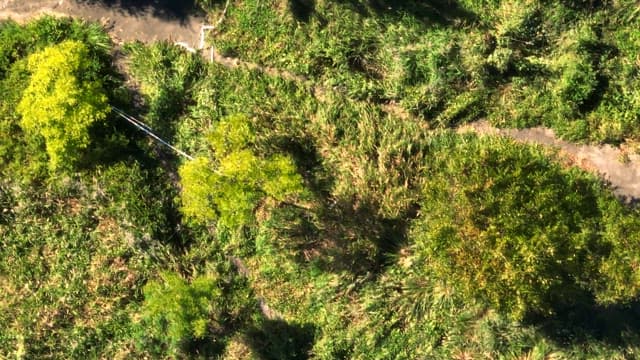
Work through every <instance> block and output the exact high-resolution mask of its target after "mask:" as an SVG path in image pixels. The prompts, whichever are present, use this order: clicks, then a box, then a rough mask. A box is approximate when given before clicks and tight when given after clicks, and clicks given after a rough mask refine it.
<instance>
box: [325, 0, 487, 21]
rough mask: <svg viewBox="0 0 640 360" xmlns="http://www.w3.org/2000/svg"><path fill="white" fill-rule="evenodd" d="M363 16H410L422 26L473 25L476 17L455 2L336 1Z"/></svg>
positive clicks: (448, 0) (396, 18)
mask: <svg viewBox="0 0 640 360" xmlns="http://www.w3.org/2000/svg"><path fill="white" fill-rule="evenodd" d="M337 1H339V2H341V3H345V4H347V5H348V6H349V7H351V9H352V10H353V11H355V12H357V13H359V14H360V15H363V16H387V17H389V18H391V19H392V20H401V19H402V18H404V17H405V16H407V15H408V16H411V17H413V18H414V19H416V20H418V21H420V22H421V23H422V24H423V25H442V26H452V25H458V24H461V23H475V22H476V21H477V20H478V17H477V15H476V14H474V13H473V12H471V11H469V10H467V9H464V8H463V7H461V6H460V4H459V3H458V2H457V1H455V0H433V1H421V0H337Z"/></svg>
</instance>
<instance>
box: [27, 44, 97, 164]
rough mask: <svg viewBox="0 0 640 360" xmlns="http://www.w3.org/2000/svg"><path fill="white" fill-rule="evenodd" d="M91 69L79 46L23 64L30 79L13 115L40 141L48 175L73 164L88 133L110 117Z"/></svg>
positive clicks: (56, 50) (35, 56)
mask: <svg viewBox="0 0 640 360" xmlns="http://www.w3.org/2000/svg"><path fill="white" fill-rule="evenodd" d="M92 68H94V67H92V60H91V59H90V57H89V51H88V49H87V47H86V46H85V45H83V44H82V43H81V42H78V41H65V42H62V43H60V44H58V45H53V46H50V47H47V48H45V49H43V50H42V51H40V52H37V53H34V54H32V55H30V56H29V58H28V70H29V72H30V73H31V78H30V80H29V85H28V86H27V88H26V90H25V91H24V94H23V97H22V100H21V101H20V103H19V104H18V108H17V110H18V112H19V113H20V115H21V116H22V121H21V126H22V128H23V129H24V130H25V131H26V132H27V133H29V134H33V135H34V136H41V137H42V138H44V141H45V144H46V150H47V154H48V155H49V160H50V163H49V165H50V168H51V169H59V168H61V167H65V166H69V165H71V164H73V163H74V162H75V161H76V160H77V158H78V154H79V153H80V150H82V149H85V148H86V147H87V146H88V145H89V142H90V137H89V128H90V127H91V126H92V125H93V124H94V123H96V122H98V121H102V120H104V119H105V118H106V116H107V114H108V112H109V107H108V103H107V96H106V95H105V94H104V89H103V87H102V84H101V83H100V81H98V80H96V79H95V74H94V73H93V71H92Z"/></svg>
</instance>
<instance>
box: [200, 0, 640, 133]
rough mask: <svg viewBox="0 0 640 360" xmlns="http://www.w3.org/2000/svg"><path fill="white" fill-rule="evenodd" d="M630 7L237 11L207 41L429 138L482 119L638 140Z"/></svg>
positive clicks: (353, 4)
mask: <svg viewBox="0 0 640 360" xmlns="http://www.w3.org/2000/svg"><path fill="white" fill-rule="evenodd" d="M639 21H640V17H639V16H638V8H637V4H636V3H635V2H633V1H555V2H552V1H548V2H545V1H515V2H512V1H453V2H452V1H429V2H423V1H400V2H393V1H370V2H366V1H306V0H272V1H253V0H252V1H243V2H241V3H239V4H234V6H233V7H231V9H230V11H229V14H228V15H227V17H226V20H225V22H224V23H223V26H222V28H221V30H220V31H219V32H217V33H216V34H215V36H213V37H212V41H213V43H214V44H215V46H216V47H218V49H219V50H220V51H222V52H223V53H225V54H228V55H233V56H238V57H240V58H242V59H246V60H250V61H254V62H258V63H262V64H265V65H269V66H274V67H278V68H286V69H289V70H291V71H293V72H295V73H298V74H302V75H305V76H308V77H310V78H312V79H314V81H317V82H319V83H321V84H323V85H324V86H325V87H327V88H332V89H336V90H337V91H340V92H342V93H344V94H346V95H348V96H349V97H350V98H353V99H364V100H367V101H370V102H374V103H393V104H399V105H400V106H401V107H402V108H403V109H404V110H406V111H407V112H409V113H411V114H413V115H415V116H417V117H420V118H422V119H423V120H425V122H426V123H428V124H429V125H430V126H431V127H433V128H439V127H450V126H455V125H456V124H459V123H461V122H465V121H469V120H474V119H477V118H478V117H486V118H488V119H489V120H490V121H491V122H492V123H493V124H495V125H498V126H507V127H529V126H534V125H540V124H543V125H546V126H550V127H552V128H554V129H555V130H556V131H557V132H558V133H559V134H560V135H561V136H563V137H565V138H567V139H572V140H589V141H596V142H615V143H618V142H621V141H625V140H633V141H637V139H638V136H639V135H638V130H637V129H638V126H637V125H638V111H639V110H640V107H639V106H640V105H638V104H639V103H638V99H640V97H639V96H640V95H639V94H638V91H637V88H638V66H639V65H638V61H637V53H638V50H639V46H640V42H639V40H640V37H639V32H638V25H639Z"/></svg>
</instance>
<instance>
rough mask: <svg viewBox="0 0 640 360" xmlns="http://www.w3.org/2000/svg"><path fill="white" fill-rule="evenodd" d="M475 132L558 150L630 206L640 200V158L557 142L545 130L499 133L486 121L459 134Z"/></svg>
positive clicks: (606, 147)
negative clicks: (608, 185)
mask: <svg viewBox="0 0 640 360" xmlns="http://www.w3.org/2000/svg"><path fill="white" fill-rule="evenodd" d="M465 131H473V132H476V133H478V134H482V135H500V136H506V137H509V138H512V139H514V140H516V141H519V142H523V143H529V144H539V145H543V146H547V147H551V148H556V149H558V150H559V153H560V155H561V156H563V157H564V158H565V159H567V160H568V162H569V164H570V165H573V166H577V167H580V168H582V169H584V170H587V171H590V172H595V173H597V174H599V175H600V176H601V177H602V178H604V179H605V180H607V181H609V182H610V183H611V185H612V187H613V191H614V193H615V194H616V195H618V196H619V197H621V198H623V199H624V200H626V201H629V202H637V200H638V199H640V155H638V154H633V153H628V152H626V151H624V150H623V149H621V148H617V147H613V146H611V145H579V144H573V143H570V142H568V141H564V140H561V139H558V138H557V137H556V135H555V134H554V132H553V130H551V129H547V128H544V127H535V128H529V129H498V128H495V127H493V126H491V125H490V124H489V123H488V122H487V121H478V122H475V123H471V124H467V125H464V126H462V127H460V128H459V129H458V132H465Z"/></svg>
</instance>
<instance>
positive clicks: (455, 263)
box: [412, 137, 638, 318]
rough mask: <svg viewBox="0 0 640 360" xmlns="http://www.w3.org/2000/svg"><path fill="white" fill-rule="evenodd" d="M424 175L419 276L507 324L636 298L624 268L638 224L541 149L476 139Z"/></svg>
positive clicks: (460, 143)
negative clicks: (480, 303) (493, 311)
mask: <svg viewBox="0 0 640 360" xmlns="http://www.w3.org/2000/svg"><path fill="white" fill-rule="evenodd" d="M443 140H445V141H444V142H446V139H440V141H443ZM490 142H491V143H490ZM429 169H430V170H428V176H429V181H428V182H427V183H426V185H425V187H424V192H423V195H424V200H423V202H422V203H421V213H422V216H421V217H420V218H419V219H417V220H416V222H415V223H414V226H413V229H412V237H413V238H414V239H415V244H414V245H413V251H414V256H415V258H414V259H413V263H414V264H416V266H420V267H422V270H421V271H424V273H423V275H421V276H423V277H424V276H427V277H433V278H436V279H444V280H445V282H447V283H448V284H449V285H450V286H452V287H453V288H455V289H457V291H458V292H459V293H461V294H463V295H464V296H467V297H468V298H474V299H482V300H484V301H486V302H488V303H489V304H491V305H493V306H494V307H495V308H497V309H499V310H502V311H504V312H505V313H508V314H510V315H511V316H512V317H514V318H521V317H523V316H524V315H526V314H528V313H532V312H533V313H540V314H551V313H554V312H555V310H556V309H558V308H562V307H564V306H572V305H574V304H576V303H580V302H581V301H584V303H587V302H588V301H590V298H591V297H592V296H596V297H597V298H599V299H601V300H602V301H603V302H614V301H620V300H624V299H629V298H633V296H634V295H637V293H638V282H637V270H634V269H632V266H630V265H629V263H633V262H634V261H636V260H634V259H636V258H637V257H636V256H635V255H634V254H633V252H630V251H629V249H631V248H634V247H635V246H637V244H633V245H631V243H633V242H634V240H631V239H630V236H631V234H634V233H635V231H637V230H636V229H637V221H636V220H634V219H635V218H634V217H633V216H630V215H629V214H627V213H625V212H624V211H621V209H622V207H621V206H620V205H619V204H618V203H617V200H616V199H615V198H613V196H611V195H610V194H607V192H606V189H605V188H604V187H603V186H602V185H601V183H600V182H598V181H597V180H596V179H595V178H593V177H592V176H589V175H586V174H585V173H583V172H580V171H578V170H575V169H572V170H565V169H562V168H561V167H560V165H558V164H555V163H553V162H552V161H551V160H549V159H548V157H547V156H546V155H545V154H544V153H542V152H541V151H538V150H535V149H532V148H529V147H525V146H522V145H516V144H513V143H511V142H509V141H506V140H499V141H496V140H491V139H489V140H488V139H478V138H475V137H470V138H463V139H462V140H456V141H453V142H452V143H451V144H449V145H446V146H444V147H443V148H442V149H440V150H439V151H436V152H434V153H433V155H432V157H431V159H430V165H429ZM614 209H616V210H615V211H612V210H614ZM603 213H611V214H615V215H613V216H611V217H603V215H602V214H603ZM618 224H620V225H618ZM622 228H624V229H625V230H622ZM623 233H626V234H627V235H626V236H620V234H623ZM612 269H617V270H613V271H612ZM621 273H622V274H628V275H626V276H620V275H617V274H621ZM425 274H427V275H425ZM604 283H606V284H604ZM621 288H624V289H625V291H622V290H621Z"/></svg>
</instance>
